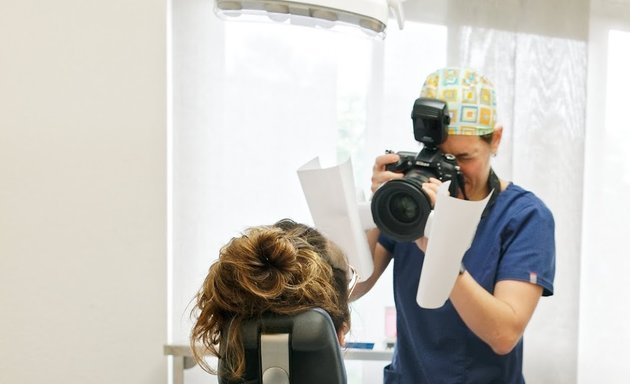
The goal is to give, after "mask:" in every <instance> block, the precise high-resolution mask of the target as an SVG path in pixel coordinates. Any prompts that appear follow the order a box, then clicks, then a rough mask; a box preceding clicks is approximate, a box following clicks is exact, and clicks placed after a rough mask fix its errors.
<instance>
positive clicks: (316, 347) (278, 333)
mask: <svg viewBox="0 0 630 384" xmlns="http://www.w3.org/2000/svg"><path fill="white" fill-rule="evenodd" d="M242 331H243V346H244V348H245V360H246V372H245V375H244V377H243V378H242V380H239V381H229V380H227V379H225V378H223V377H222V376H221V371H222V361H221V359H219V366H218V368H219V369H218V371H219V383H220V384H235V383H251V384H253V383H258V384H322V383H325V384H346V369H345V365H344V361H343V356H342V353H341V349H340V347H339V341H338V339H337V333H336V332H335V327H334V325H333V322H332V320H331V319H330V316H329V315H328V313H327V312H326V311H324V310H322V309H320V308H314V309H310V310H308V311H306V312H302V313H300V314H298V315H295V316H279V315H274V314H265V315H263V316H262V317H261V318H258V319H253V320H249V321H247V322H245V323H243V325H242ZM223 347H228V346H225V345H223Z"/></svg>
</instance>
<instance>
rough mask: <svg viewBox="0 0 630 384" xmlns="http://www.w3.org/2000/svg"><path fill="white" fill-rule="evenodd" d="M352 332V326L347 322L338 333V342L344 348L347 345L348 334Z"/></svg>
mask: <svg viewBox="0 0 630 384" xmlns="http://www.w3.org/2000/svg"><path fill="white" fill-rule="evenodd" d="M349 331H350V326H349V325H348V323H347V322H345V321H344V322H343V324H342V325H341V328H339V330H338V331H337V340H339V345H341V346H342V347H343V346H345V345H346V334H347V333H348V332H349Z"/></svg>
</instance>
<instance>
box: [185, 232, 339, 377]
mask: <svg viewBox="0 0 630 384" xmlns="http://www.w3.org/2000/svg"><path fill="white" fill-rule="evenodd" d="M350 270H351V268H350V267H349V265H348V263H347V261H346V258H345V256H344V255H343V253H342V252H341V250H340V249H339V247H338V246H336V245H335V244H334V243H333V242H331V241H329V240H327V239H326V238H325V237H324V236H323V235H322V234H321V233H319V232H318V231H317V230H316V229H314V228H311V227H309V226H307V225H304V224H299V223H296V222H294V221H292V220H289V219H284V220H281V221H279V222H277V223H275V224H273V225H271V226H258V227H253V228H249V229H248V230H246V231H245V232H244V234H243V235H242V236H240V237H235V238H233V239H232V240H230V241H229V242H228V243H227V244H226V245H225V246H224V247H223V248H222V249H221V251H220V253H219V258H218V259H217V260H216V261H215V262H214V263H213V264H212V265H211V266H210V269H209V271H208V275H207V276H206V279H205V281H204V283H203V285H202V287H201V289H200V291H199V292H198V293H197V296H196V303H195V307H194V308H193V316H194V317H196V318H195V324H194V325H193V328H192V333H191V346H192V347H193V348H192V349H193V355H194V358H195V360H196V362H197V363H198V364H199V365H200V366H201V367H202V368H203V369H204V370H205V371H207V372H209V373H212V374H216V373H217V372H216V370H214V369H212V368H211V367H210V366H209V365H208V363H207V362H206V361H205V360H204V359H203V356H201V353H200V352H199V351H198V350H197V346H201V347H202V349H205V350H207V351H208V352H209V353H210V355H212V356H215V357H218V358H220V359H222V362H223V367H224V368H225V372H223V371H222V372H221V375H222V376H225V377H227V378H229V379H236V378H240V377H242V376H243V374H244V371H245V359H244V348H243V344H242V338H241V335H240V329H241V324H242V323H243V322H244V321H246V320H248V319H252V318H256V317H258V316H259V315H261V314H263V313H269V312H271V313H274V314H279V315H295V314H298V313H300V312H304V311H306V310H308V309H311V308H315V307H318V308H321V309H323V310H325V311H326V312H327V313H328V314H329V315H330V317H331V319H332V321H333V324H334V326H335V330H336V332H337V337H338V339H339V343H340V345H343V344H344V335H345V334H346V333H347V331H348V330H349V328H350V311H349V308H348V296H349V293H350V292H348V291H349V290H351V288H350V289H349V288H348V282H349V279H348V277H349V276H350V275H351V273H350ZM228 326H229V327H230V329H231V331H230V332H229V339H227V344H228V347H225V346H224V348H222V349H221V350H222V351H223V350H224V351H225V354H224V356H221V355H220V352H219V346H218V344H219V341H220V340H223V337H224V336H226V335H224V334H223V330H225V329H227V328H226V327H228Z"/></svg>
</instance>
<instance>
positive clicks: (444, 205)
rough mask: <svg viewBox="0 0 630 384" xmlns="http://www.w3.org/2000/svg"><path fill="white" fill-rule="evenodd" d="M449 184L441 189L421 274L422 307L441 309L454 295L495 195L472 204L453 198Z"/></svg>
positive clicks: (420, 301)
mask: <svg viewBox="0 0 630 384" xmlns="http://www.w3.org/2000/svg"><path fill="white" fill-rule="evenodd" d="M449 184H450V181H449V182H445V183H444V184H442V185H441V186H440V189H439V190H438V196H437V200H436V202H435V208H434V210H433V214H432V216H433V217H432V220H431V231H430V233H429V235H428V237H429V242H428V244H427V250H426V254H425V256H424V263H423V264H422V275H421V276H420V283H419V284H418V293H417V296H416V301H417V302H418V305H420V306H421V307H423V308H439V307H441V306H443V305H444V303H445V302H446V300H447V299H448V297H449V296H450V294H451V290H452V289H453V285H455V280H456V279H457V275H458V273H459V267H460V265H461V262H462V258H463V257H464V253H466V251H467V250H468V248H470V244H471V243H472V240H473V238H474V236H475V232H476V231H477V225H479V220H480V218H481V214H482V213H483V210H484V208H485V207H486V205H487V204H488V200H489V199H490V196H491V195H492V192H490V194H489V195H488V196H486V198H485V199H484V200H481V201H469V200H462V199H457V198H454V197H451V196H450V195H449V193H448V186H449Z"/></svg>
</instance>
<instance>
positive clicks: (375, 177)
mask: <svg viewBox="0 0 630 384" xmlns="http://www.w3.org/2000/svg"><path fill="white" fill-rule="evenodd" d="M398 160H400V156H398V155H397V154H396V153H386V154H384V155H380V156H378V157H377V158H376V160H375V161H374V166H373V167H372V186H371V188H372V193H374V192H376V190H377V189H378V187H380V186H381V185H382V184H383V183H385V182H387V181H390V180H393V179H401V178H402V177H403V176H404V174H402V173H396V172H391V171H387V170H385V166H386V165H387V164H392V163H396V162H397V161H398Z"/></svg>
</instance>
